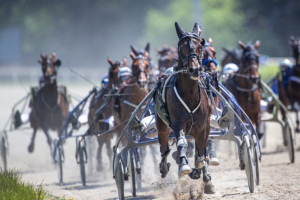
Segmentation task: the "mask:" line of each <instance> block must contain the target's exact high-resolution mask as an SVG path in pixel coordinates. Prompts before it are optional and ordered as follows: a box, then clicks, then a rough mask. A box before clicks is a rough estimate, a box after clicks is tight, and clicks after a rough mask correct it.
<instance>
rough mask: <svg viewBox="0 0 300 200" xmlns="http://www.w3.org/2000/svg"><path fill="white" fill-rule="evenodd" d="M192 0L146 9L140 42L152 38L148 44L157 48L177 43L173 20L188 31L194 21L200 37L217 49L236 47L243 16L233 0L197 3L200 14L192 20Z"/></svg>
mask: <svg viewBox="0 0 300 200" xmlns="http://www.w3.org/2000/svg"><path fill="white" fill-rule="evenodd" d="M197 5H198V4H195V3H194V2H193V1H192V0H184V1H182V0H175V1H172V2H171V3H170V4H169V5H168V6H167V7H166V8H165V9H150V10H149V11H148V13H147V16H146V26H145V31H144V35H143V37H142V38H141V40H140V41H141V43H144V42H145V41H148V40H150V41H153V42H152V44H153V45H154V46H155V47H157V48H161V47H162V45H163V44H168V45H172V46H176V45H177V41H178V38H177V35H176V31H175V28H174V22H175V21H177V22H178V23H179V25H180V26H181V27H182V28H183V29H184V30H185V31H190V30H191V29H192V27H193V25H194V23H195V22H196V21H198V22H200V23H201V24H200V26H201V27H202V29H203V32H202V37H205V39H208V37H212V39H213V40H214V47H215V48H216V51H217V52H221V48H222V47H225V46H226V47H236V46H237V41H238V38H239V37H240V35H242V33H243V29H242V24H243V23H244V20H245V18H244V16H243V13H242V12H241V11H238V10H237V6H238V1H237V0H226V1H224V0H209V1H208V0H207V1H202V4H199V6H201V8H199V10H202V13H203V15H202V16H200V17H201V19H194V10H197V9H195V8H194V6H197Z"/></svg>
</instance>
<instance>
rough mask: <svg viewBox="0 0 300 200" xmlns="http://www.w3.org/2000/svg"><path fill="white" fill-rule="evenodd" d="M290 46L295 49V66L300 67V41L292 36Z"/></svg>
mask: <svg viewBox="0 0 300 200" xmlns="http://www.w3.org/2000/svg"><path fill="white" fill-rule="evenodd" d="M290 44H291V46H292V49H293V57H294V59H295V64H296V66H299V67H300V40H299V39H296V38H295V37H294V36H291V37H290Z"/></svg>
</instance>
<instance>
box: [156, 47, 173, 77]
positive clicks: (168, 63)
mask: <svg viewBox="0 0 300 200" xmlns="http://www.w3.org/2000/svg"><path fill="white" fill-rule="evenodd" d="M156 51H157V53H158V54H159V56H160V57H159V59H158V70H159V72H160V75H162V74H163V73H165V71H166V70H167V69H168V68H170V67H173V66H174V65H177V60H178V58H177V55H178V54H177V50H176V48H175V47H167V46H164V47H163V48H162V49H161V50H160V49H156Z"/></svg>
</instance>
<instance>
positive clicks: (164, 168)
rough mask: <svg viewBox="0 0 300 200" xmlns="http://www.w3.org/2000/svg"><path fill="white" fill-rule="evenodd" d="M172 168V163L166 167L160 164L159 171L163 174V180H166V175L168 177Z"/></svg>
mask: <svg viewBox="0 0 300 200" xmlns="http://www.w3.org/2000/svg"><path fill="white" fill-rule="evenodd" d="M170 166H171V164H170V163H167V164H166V165H165V164H163V163H160V164H159V171H160V173H161V177H162V178H165V177H166V175H167V174H168V172H169V169H170Z"/></svg>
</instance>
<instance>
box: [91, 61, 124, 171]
mask: <svg viewBox="0 0 300 200" xmlns="http://www.w3.org/2000/svg"><path fill="white" fill-rule="evenodd" d="M107 61H108V63H109V64H110V67H109V70H108V77H105V78H108V79H109V82H108V84H107V85H105V84H103V85H102V88H101V90H100V91H99V92H98V93H97V94H96V95H94V96H93V97H92V99H91V103H90V107H89V114H88V122H89V125H91V123H92V121H93V120H94V117H97V122H96V123H97V124H96V125H95V127H94V129H93V133H98V132H104V131H108V129H109V122H108V121H109V118H110V117H111V116H112V111H111V108H112V107H113V102H112V101H111V100H110V102H109V103H108V104H107V106H105V107H104V108H103V109H102V111H101V112H100V113H99V114H98V116H95V114H96V111H97V110H98V109H99V108H100V107H101V106H102V105H103V104H104V102H105V100H106V99H107V98H110V99H111V97H109V96H106V95H107V94H109V93H110V92H111V90H112V89H113V88H114V87H116V86H117V85H118V84H119V79H118V72H119V67H121V66H126V58H124V59H123V63H120V62H118V61H116V62H113V61H112V60H111V59H110V58H107ZM107 100H108V99H107ZM96 137H97V141H98V151H97V160H98V163H97V170H98V171H101V170H102V169H103V160H102V148H103V146H104V144H106V148H107V156H108V158H109V159H110V162H109V163H112V155H113V151H112V147H111V139H112V138H113V134H111V133H108V134H103V135H97V136H96Z"/></svg>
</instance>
